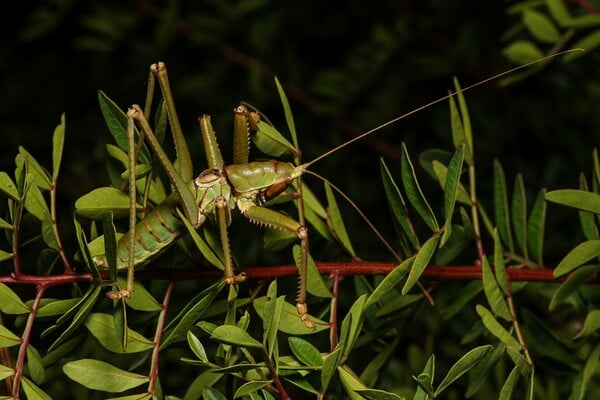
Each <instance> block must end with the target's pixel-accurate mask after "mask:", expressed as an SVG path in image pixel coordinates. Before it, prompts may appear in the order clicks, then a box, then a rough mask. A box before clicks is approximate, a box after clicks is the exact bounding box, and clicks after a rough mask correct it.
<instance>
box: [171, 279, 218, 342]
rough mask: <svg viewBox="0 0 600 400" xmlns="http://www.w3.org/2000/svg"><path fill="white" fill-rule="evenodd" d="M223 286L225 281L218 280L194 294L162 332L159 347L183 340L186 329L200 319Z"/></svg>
mask: <svg viewBox="0 0 600 400" xmlns="http://www.w3.org/2000/svg"><path fill="white" fill-rule="evenodd" d="M223 287H225V281H224V280H218V281H217V282H215V283H214V284H213V285H211V286H210V287H208V288H206V289H204V290H203V291H202V292H200V293H199V294H198V295H196V296H195V297H194V298H193V299H192V300H191V301H190V302H189V303H188V304H187V305H186V306H185V307H184V308H183V309H182V310H181V311H180V312H179V314H177V316H176V317H175V318H173V320H172V321H171V322H170V323H169V325H168V326H167V328H166V329H165V332H164V333H163V339H162V341H161V344H160V348H161V349H164V348H165V347H167V346H168V345H170V344H171V343H174V342H178V341H181V340H185V338H186V335H187V331H188V330H189V329H190V328H191V327H192V325H194V323H196V321H198V320H199V319H200V317H201V316H202V315H203V314H204V312H205V311H206V310H207V309H208V307H209V306H210V305H211V304H212V303H213V301H214V299H215V297H216V296H217V295H218V294H219V292H220V291H221V289H223Z"/></svg>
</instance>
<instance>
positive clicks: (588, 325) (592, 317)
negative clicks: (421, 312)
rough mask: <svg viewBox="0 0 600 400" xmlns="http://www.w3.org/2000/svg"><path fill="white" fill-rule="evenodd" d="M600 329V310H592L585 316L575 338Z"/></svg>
mask: <svg viewBox="0 0 600 400" xmlns="http://www.w3.org/2000/svg"><path fill="white" fill-rule="evenodd" d="M598 329H600V310H592V311H590V312H589V313H588V314H587V315H586V316H585V321H584V322H583V327H582V328H581V330H580V331H579V333H577V335H575V337H574V339H580V338H582V337H585V336H588V335H590V334H592V333H594V332H596V331H597V330H598Z"/></svg>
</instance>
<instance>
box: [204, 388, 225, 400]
mask: <svg viewBox="0 0 600 400" xmlns="http://www.w3.org/2000/svg"><path fill="white" fill-rule="evenodd" d="M202 398H203V399H204V400H227V397H225V396H223V394H222V393H221V392H219V391H218V390H217V389H213V388H211V387H206V388H204V389H203V390H202Z"/></svg>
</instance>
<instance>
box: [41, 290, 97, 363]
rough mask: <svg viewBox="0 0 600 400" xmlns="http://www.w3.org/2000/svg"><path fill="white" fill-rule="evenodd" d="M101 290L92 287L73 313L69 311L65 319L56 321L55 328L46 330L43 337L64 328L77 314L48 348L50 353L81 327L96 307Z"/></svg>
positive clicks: (74, 308) (64, 316)
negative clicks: (70, 317) (70, 318)
mask: <svg viewBox="0 0 600 400" xmlns="http://www.w3.org/2000/svg"><path fill="white" fill-rule="evenodd" d="M101 290H102V287H101V286H93V287H91V288H90V290H88V291H87V292H86V294H85V295H84V296H83V297H82V298H81V300H80V301H79V302H78V303H77V304H76V305H75V306H73V308H71V310H72V311H71V310H69V311H68V312H67V313H65V314H64V315H63V317H61V318H59V319H58V320H56V323H55V324H54V325H53V326H51V327H50V328H48V329H46V330H45V331H44V332H43V333H42V335H45V334H47V333H49V332H51V331H53V330H55V329H57V328H58V327H59V326H62V324H63V323H64V322H65V321H66V318H68V317H69V316H70V315H72V314H73V313H75V315H74V317H73V320H72V321H71V324H69V326H68V327H67V328H66V329H64V330H63V331H62V332H61V334H60V335H59V337H58V339H56V340H55V341H54V343H52V345H50V347H49V348H48V351H49V352H50V351H52V350H54V349H55V348H56V347H57V346H58V345H59V344H61V343H62V342H63V341H64V340H65V339H67V338H68V337H69V336H70V335H71V334H72V333H73V332H74V331H75V330H76V329H77V328H78V327H79V325H81V324H82V323H83V322H84V321H85V319H86V317H87V316H88V314H89V313H90V311H91V310H92V308H93V307H94V304H96V299H97V298H98V295H99V294H100V291H101Z"/></svg>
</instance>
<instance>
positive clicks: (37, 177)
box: [16, 146, 52, 190]
mask: <svg viewBox="0 0 600 400" xmlns="http://www.w3.org/2000/svg"><path fill="white" fill-rule="evenodd" d="M16 163H17V164H21V163H24V164H26V165H27V174H31V175H32V177H33V183H34V185H35V186H36V187H38V188H40V189H42V190H50V188H51V187H52V182H51V180H50V174H49V173H48V171H46V169H45V168H44V167H42V166H41V165H40V164H39V163H38V162H37V160H36V159H35V158H34V157H33V156H32V155H31V154H30V153H29V152H28V151H27V150H25V149H24V148H23V147H21V146H19V154H18V155H17V157H16Z"/></svg>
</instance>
